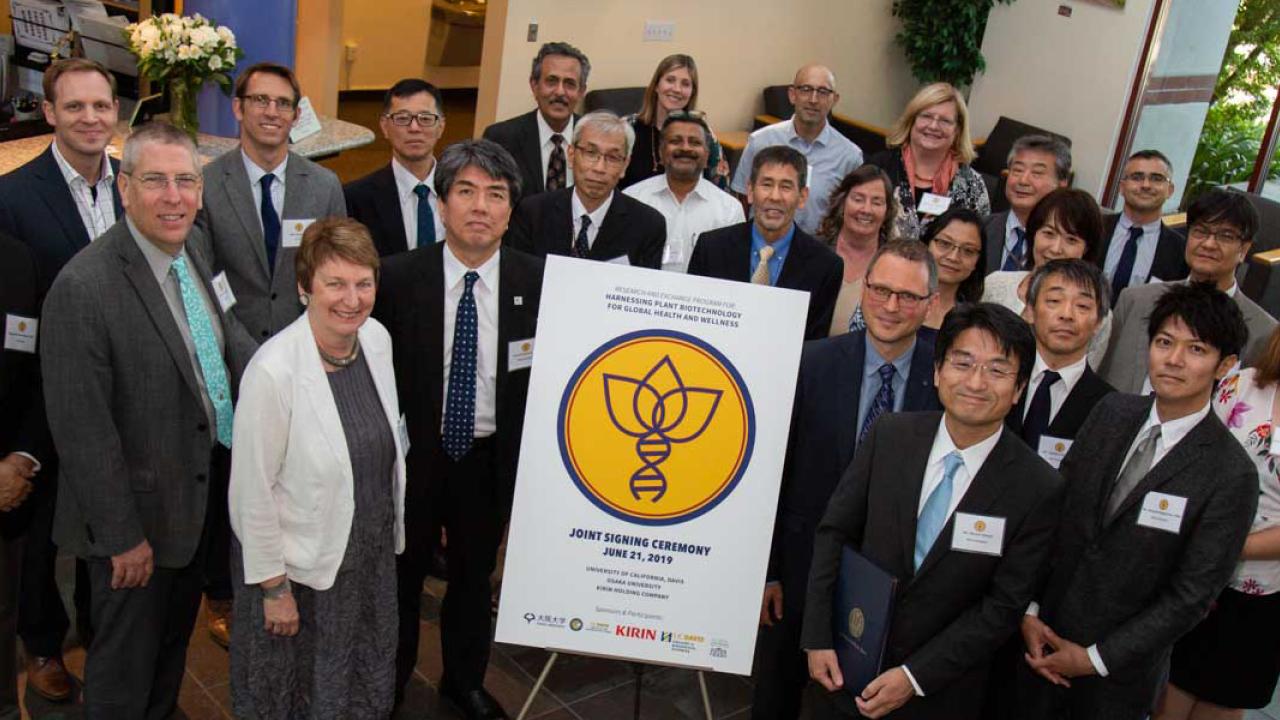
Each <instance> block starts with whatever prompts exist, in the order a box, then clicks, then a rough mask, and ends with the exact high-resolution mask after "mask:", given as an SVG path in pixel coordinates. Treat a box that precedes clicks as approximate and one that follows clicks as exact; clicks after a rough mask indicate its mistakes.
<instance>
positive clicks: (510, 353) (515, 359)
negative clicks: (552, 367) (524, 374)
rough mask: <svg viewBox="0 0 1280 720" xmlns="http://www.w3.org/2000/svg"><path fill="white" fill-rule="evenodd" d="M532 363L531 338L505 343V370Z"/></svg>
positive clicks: (520, 368) (508, 370)
mask: <svg viewBox="0 0 1280 720" xmlns="http://www.w3.org/2000/svg"><path fill="white" fill-rule="evenodd" d="M532 365H533V338H528V339H525V340H512V341H511V342H509V343H507V372H511V371H513V370H523V369H525V368H527V367H531V366H532Z"/></svg>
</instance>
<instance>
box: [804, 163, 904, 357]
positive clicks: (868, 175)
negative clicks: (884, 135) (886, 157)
mask: <svg viewBox="0 0 1280 720" xmlns="http://www.w3.org/2000/svg"><path fill="white" fill-rule="evenodd" d="M896 211H897V203H896V202H895V201H894V199H893V185H892V184H891V183H890V182H889V176H888V175H886V174H885V172H884V171H883V170H881V169H880V168H878V167H876V166H875V165H863V166H862V167H860V168H858V169H857V170H854V171H853V172H851V173H849V174H848V175H846V176H845V177H844V180H841V181H840V184H839V185H837V186H836V189H835V190H832V191H831V199H830V200H829V201H828V202H827V212H826V214H825V215H823V217H822V223H821V224H819V225H818V238H819V239H822V240H825V241H826V242H827V244H828V245H830V246H831V247H832V248H834V249H835V251H836V254H837V255H839V256H840V259H841V260H843V261H844V282H842V283H841V285H840V294H839V295H837V296H836V309H835V313H834V314H833V315H832V317H831V333H830V334H831V335H843V334H844V333H847V332H849V329H850V324H849V321H850V319H851V318H853V317H855V315H856V313H857V310H858V303H859V302H861V300H862V284H863V282H864V281H865V280H866V276H867V266H868V265H869V264H870V263H871V256H873V255H875V253H876V249H877V248H879V247H880V246H881V245H883V244H885V243H886V242H888V241H889V240H891V239H892V237H893V216H894V214H895V213H896Z"/></svg>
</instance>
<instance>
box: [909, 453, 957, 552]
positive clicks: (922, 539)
mask: <svg viewBox="0 0 1280 720" xmlns="http://www.w3.org/2000/svg"><path fill="white" fill-rule="evenodd" d="M942 462H943V469H942V482H940V483H938V486H937V487H935V488H934V489H933V492H932V493H930V494H929V499H928V500H925V502H924V509H923V510H921V511H920V519H919V520H918V521H916V556H915V563H916V565H915V569H916V570H919V569H920V565H921V563H923V562H924V557H925V556H926V555H928V554H929V548H932V547H933V543H934V541H935V540H937V539H938V533H940V532H942V526H943V525H946V524H947V511H948V510H949V509H950V508H951V482H952V480H954V479H955V477H956V471H957V470H959V469H960V466H961V465H963V464H964V458H962V457H961V456H960V451H959V450H952V451H951V452H949V453H947V456H946V457H944V458H943V459H942Z"/></svg>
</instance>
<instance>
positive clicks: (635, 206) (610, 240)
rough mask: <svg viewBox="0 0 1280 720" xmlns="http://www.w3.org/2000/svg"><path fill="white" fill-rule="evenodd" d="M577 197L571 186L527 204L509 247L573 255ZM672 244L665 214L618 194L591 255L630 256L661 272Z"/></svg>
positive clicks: (515, 216)
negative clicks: (669, 239) (664, 252)
mask: <svg viewBox="0 0 1280 720" xmlns="http://www.w3.org/2000/svg"><path fill="white" fill-rule="evenodd" d="M573 193H574V189H573V188H571V187H569V188H563V189H561V190H553V191H552V192H545V193H542V194H541V195H535V196H533V197H527V198H525V199H524V200H521V201H520V205H519V206H518V207H517V208H516V211H515V212H514V213H512V215H511V227H510V228H508V229H507V236H506V238H504V240H503V245H504V246H506V247H514V248H517V249H519V250H523V251H525V252H527V253H530V254H532V255H537V256H538V257H542V258H545V257H546V256H548V255H570V254H572V248H573V239H574V238H573ZM666 244H667V220H666V218H664V217H663V216H662V213H660V212H658V211H657V210H654V209H653V208H651V207H649V206H648V205H645V204H644V203H642V202H640V201H639V200H636V199H635V198H633V197H631V196H630V195H624V194H622V193H620V192H618V191H617V190H614V191H613V200H612V201H610V203H609V211H608V212H606V213H605V215H604V221H603V222H601V223H600V232H599V233H597V234H596V239H595V242H593V243H592V244H591V252H589V253H587V257H588V258H589V259H591V260H613V259H614V258H617V257H619V256H621V255H626V256H627V261H628V262H630V263H631V264H632V265H635V266H637V267H647V268H655V269H656V268H660V267H662V250H663V248H664V247H665V246H666Z"/></svg>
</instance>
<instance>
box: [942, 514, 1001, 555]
mask: <svg viewBox="0 0 1280 720" xmlns="http://www.w3.org/2000/svg"><path fill="white" fill-rule="evenodd" d="M954 520H955V522H954V524H953V527H952V531H951V549H952V550H959V551H961V552H972V553H981V554H983V555H995V556H996V557H999V556H1000V555H1001V554H1002V553H1003V552H1004V520H1005V519H1004V518H1002V517H995V516H992V515H971V514H969V513H962V512H958V513H956V514H955V518H954Z"/></svg>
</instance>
